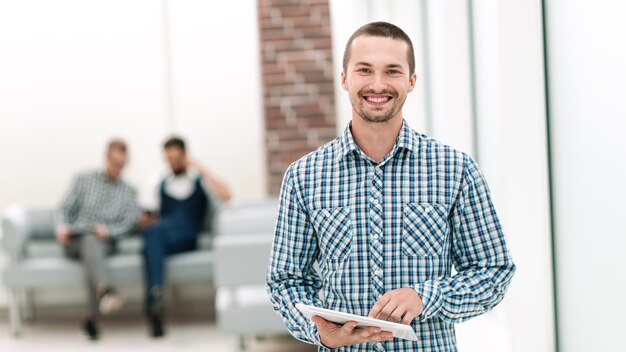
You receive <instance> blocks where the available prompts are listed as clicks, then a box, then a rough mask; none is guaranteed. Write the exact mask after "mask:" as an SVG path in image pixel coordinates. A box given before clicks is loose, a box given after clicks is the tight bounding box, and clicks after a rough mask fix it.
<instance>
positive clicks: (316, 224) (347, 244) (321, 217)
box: [311, 207, 352, 259]
mask: <svg viewBox="0 0 626 352" xmlns="http://www.w3.org/2000/svg"><path fill="white" fill-rule="evenodd" d="M311 222H312V223H313V228H314V229H315V232H316V233H317V237H318V241H319V246H320V250H321V251H322V255H324V257H326V258H327V259H336V258H345V257H347V256H349V255H350V252H351V250H352V221H351V220H350V209H349V208H348V207H341V208H326V209H319V210H313V212H312V213H311Z"/></svg>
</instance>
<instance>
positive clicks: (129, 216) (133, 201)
mask: <svg viewBox="0 0 626 352" xmlns="http://www.w3.org/2000/svg"><path fill="white" fill-rule="evenodd" d="M118 211H119V221H116V222H114V223H109V224H106V225H107V228H108V229H109V236H111V237H112V238H119V237H121V236H123V235H126V234H128V233H129V232H131V231H132V230H133V229H135V227H136V226H137V223H138V220H139V212H140V210H139V205H138V204H137V191H135V189H134V188H132V187H128V190H127V191H126V192H124V196H123V197H122V198H121V199H120V204H119V210H118Z"/></svg>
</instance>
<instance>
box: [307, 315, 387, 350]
mask: <svg viewBox="0 0 626 352" xmlns="http://www.w3.org/2000/svg"><path fill="white" fill-rule="evenodd" d="M313 322H314V323H315V325H317V331H318V332H319V334H320V340H321V341H322V344H323V345H324V346H326V347H328V348H337V347H342V346H348V345H356V344H360V343H364V342H380V341H385V340H391V339H392V338H393V334H392V333H391V332H389V331H381V329H380V328H378V327H367V328H358V329H355V328H356V326H357V322H355V321H349V322H347V323H345V324H343V326H340V325H337V324H335V323H333V322H330V321H328V320H326V319H324V318H322V317H320V316H317V315H316V316H314V317H313Z"/></svg>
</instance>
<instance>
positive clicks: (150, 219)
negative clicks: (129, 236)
mask: <svg viewBox="0 0 626 352" xmlns="http://www.w3.org/2000/svg"><path fill="white" fill-rule="evenodd" d="M158 219H159V217H158V216H156V215H154V214H152V213H149V212H144V213H142V214H141V215H140V216H139V228H140V229H142V230H145V229H146V228H148V227H150V225H152V224H154V223H155V222H157V220H158Z"/></svg>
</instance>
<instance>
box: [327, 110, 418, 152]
mask: <svg viewBox="0 0 626 352" xmlns="http://www.w3.org/2000/svg"><path fill="white" fill-rule="evenodd" d="M351 127H352V121H350V122H349V123H348V126H347V127H346V129H345V130H344V131H343V135H342V136H341V146H340V153H339V156H340V157H341V158H343V157H346V156H348V155H349V154H351V153H357V154H358V153H360V152H361V149H359V146H358V145H357V144H356V142H355V141H354V137H353V136H352V130H351V129H350V128H351ZM418 147H419V138H418V136H417V134H416V133H413V131H412V130H411V127H409V124H408V123H407V122H406V120H404V119H403V120H402V128H400V133H399V134H398V138H397V139H396V144H395V145H394V147H393V149H392V151H393V150H399V149H406V150H407V151H410V152H412V153H417V149H418Z"/></svg>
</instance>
